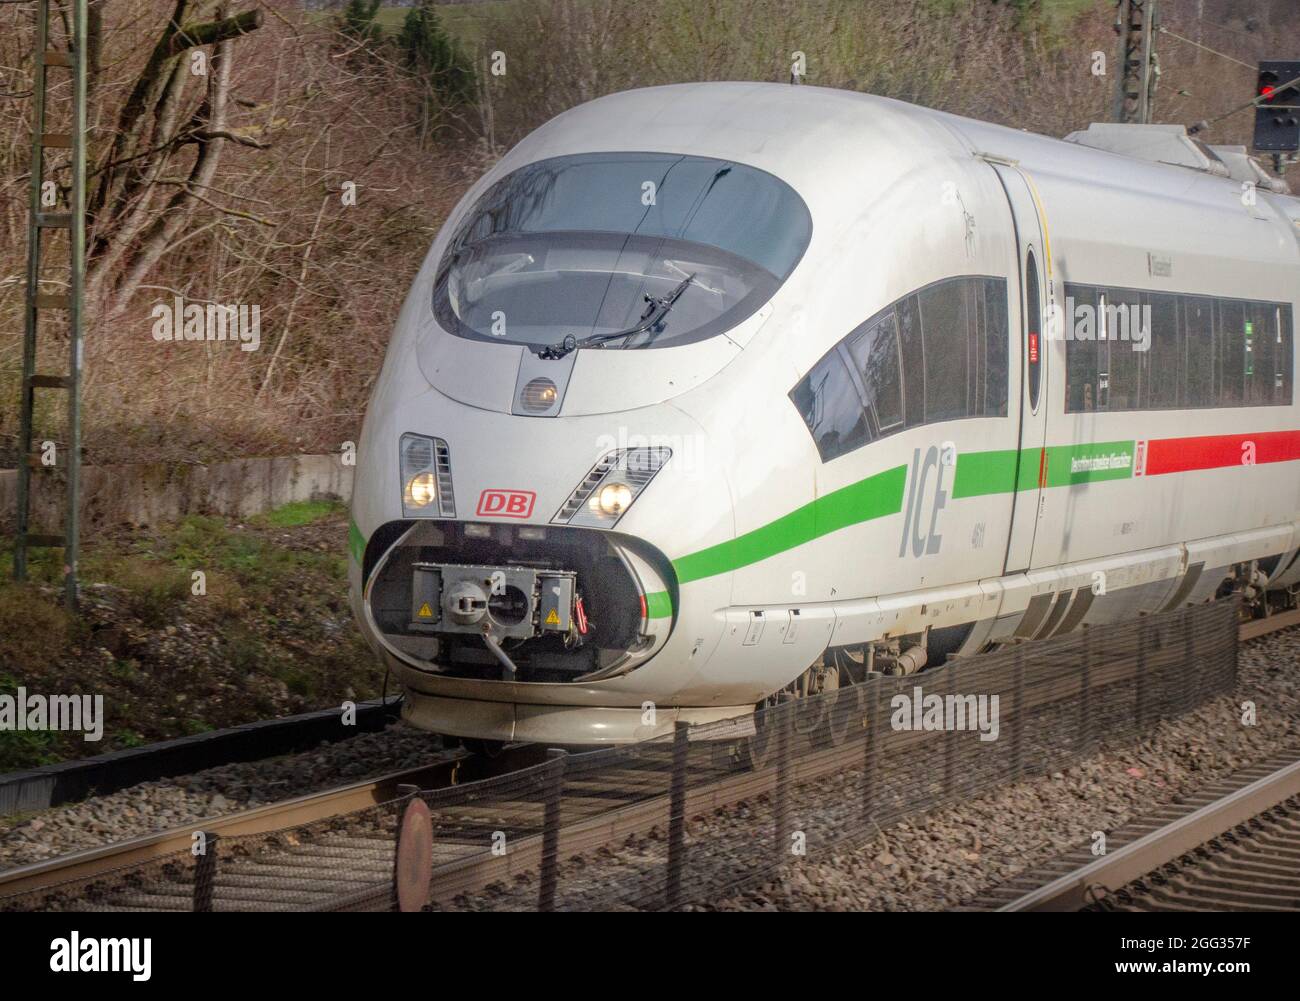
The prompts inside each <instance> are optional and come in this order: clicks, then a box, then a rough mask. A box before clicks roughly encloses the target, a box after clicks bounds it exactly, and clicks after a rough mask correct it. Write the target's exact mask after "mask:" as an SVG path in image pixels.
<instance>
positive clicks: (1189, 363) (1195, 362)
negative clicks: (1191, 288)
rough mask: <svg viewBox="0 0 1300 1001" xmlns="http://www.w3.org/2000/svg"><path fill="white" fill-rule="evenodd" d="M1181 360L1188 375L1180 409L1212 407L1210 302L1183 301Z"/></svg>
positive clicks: (1212, 336) (1211, 311) (1195, 298)
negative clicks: (1184, 407)
mask: <svg viewBox="0 0 1300 1001" xmlns="http://www.w3.org/2000/svg"><path fill="white" fill-rule="evenodd" d="M1183 359H1184V366H1185V371H1186V372H1187V379H1186V382H1185V384H1184V385H1185V388H1184V391H1183V397H1182V403H1183V406H1186V407H1212V406H1214V405H1215V403H1216V399H1215V395H1214V383H1215V379H1214V300H1213V299H1204V298H1202V297H1200V296H1192V295H1189V296H1184V297H1183Z"/></svg>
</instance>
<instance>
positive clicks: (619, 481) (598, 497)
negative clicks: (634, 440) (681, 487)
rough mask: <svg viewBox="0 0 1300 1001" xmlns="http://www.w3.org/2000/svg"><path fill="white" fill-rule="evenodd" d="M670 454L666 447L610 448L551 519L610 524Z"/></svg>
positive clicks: (561, 522)
mask: <svg viewBox="0 0 1300 1001" xmlns="http://www.w3.org/2000/svg"><path fill="white" fill-rule="evenodd" d="M672 454H673V453H672V449H668V448H620V449H617V450H616V451H613V452H610V453H609V454H607V455H606V456H604V458H602V459H601V460H600V461H599V462H597V463H596V464H595V465H594V466H592V468H591V472H589V473H588V474H587V475H586V476H585V477H583V480H582V482H581V483H579V484H578V487H577V489H576V490H574V491H573V493H571V494H570V495H569V499H568V500H567V501H565V503H564V506H563V507H562V508H560V510H559V511H558V512H557V513H556V515H555V517H554V518H552V519H551V522H552V523H553V524H557V525H577V526H586V527H589V528H612V527H613V526H614V525H615V524H616V523H617V522H618V519H619V518H621V517H622V516H623V512H625V511H626V510H627V509H628V508H629V507H631V506H632V502H633V501H634V500H636V498H637V496H638V495H639V494H640V493H641V491H642V490H644V489H645V488H646V487H647V486H648V485H649V483H650V481H651V480H652V479H654V475H655V473H657V472H659V470H660V469H661V468H663V465H664V463H666V462H667V461H668V460H669V459H670V458H672Z"/></svg>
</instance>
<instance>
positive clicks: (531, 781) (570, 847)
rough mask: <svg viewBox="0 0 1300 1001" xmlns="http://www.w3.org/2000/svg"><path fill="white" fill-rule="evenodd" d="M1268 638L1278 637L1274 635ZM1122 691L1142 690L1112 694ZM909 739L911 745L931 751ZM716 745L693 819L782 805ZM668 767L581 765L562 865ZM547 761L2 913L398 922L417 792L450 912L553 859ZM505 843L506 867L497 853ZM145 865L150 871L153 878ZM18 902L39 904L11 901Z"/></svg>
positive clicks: (692, 794)
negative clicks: (400, 873)
mask: <svg viewBox="0 0 1300 1001" xmlns="http://www.w3.org/2000/svg"><path fill="white" fill-rule="evenodd" d="M1293 619H1294V620H1296V621H1300V613H1285V614H1281V615H1275V616H1272V617H1271V618H1270V619H1266V620H1259V621H1258V622H1252V623H1248V624H1246V625H1245V626H1243V628H1242V632H1241V635H1242V638H1243V639H1248V638H1255V637H1257V636H1260V635H1264V633H1265V632H1272V631H1276V630H1279V629H1283V628H1287V627H1288V626H1290V625H1293V624H1296V623H1295V621H1292V620H1293ZM1260 622H1263V623H1268V628H1267V630H1264V629H1261V628H1260ZM1248 630H1249V631H1248ZM1125 677H1129V678H1131V677H1132V675H1128V676H1120V675H1117V676H1116V678H1115V680H1116V681H1123V680H1124V679H1125ZM1064 694H1065V689H1064V688H1063V687H1060V686H1053V685H1041V686H1037V687H1027V688H1026V693H1025V699H1026V706H1025V708H1034V707H1036V706H1041V705H1045V704H1050V703H1052V702H1053V701H1055V700H1059V699H1061V698H1062V697H1064ZM897 736H898V737H899V740H900V743H909V744H910V743H911V742H912V741H917V742H918V743H919V742H921V741H923V740H925V739H926V738H927V736H928V735H927V734H925V733H922V732H916V733H912V734H903V735H897ZM716 743H717V746H718V748H719V753H715V754H713V755H712V758H711V761H712V764H711V765H706V766H705V767H704V768H703V769H701V768H700V767H698V765H693V767H692V775H691V785H690V788H689V789H686V790H685V791H684V792H681V793H680V794H681V795H682V813H683V814H684V816H687V817H694V816H699V815H705V814H711V813H714V812H716V811H719V810H722V809H725V808H727V807H730V806H734V805H736V804H740V803H744V802H746V801H753V800H756V799H758V798H760V797H764V796H767V797H769V799H770V798H771V797H772V794H773V793H775V792H776V790H777V785H778V773H777V769H776V768H774V767H770V766H769V767H767V768H764V769H758V770H754V771H748V770H740V769H738V768H737V766H736V762H735V759H734V757H732V756H730V755H729V754H728V753H727V752H726V751H725V742H723V741H717V742H716ZM732 743H734V740H733V741H732ZM897 749H898V748H897V747H895V750H897ZM671 753H672V746H671V744H668V743H664V742H658V743H654V744H647V745H636V746H630V747H627V748H625V749H623V752H622V755H621V757H620V759H619V760H618V761H617V762H616V763H614V764H613V765H612V766H611V765H609V764H606V765H604V766H602V768H601V769H599V770H598V771H597V770H594V769H593V770H586V769H584V767H583V763H582V762H583V758H584V755H582V754H575V755H572V756H569V757H568V758H567V759H566V761H568V762H569V764H568V765H566V773H565V775H564V791H565V797H564V816H563V824H562V826H561V827H560V828H559V830H558V837H557V841H556V844H555V845H554V846H552V849H551V850H552V851H554V852H555V854H556V856H557V857H558V858H560V859H571V858H574V857H583V856H588V855H590V854H591V853H596V852H599V851H600V850H601V849H605V848H610V847H613V846H616V845H618V844H620V843H622V842H624V841H626V840H627V839H628V838H631V837H636V836H639V835H645V834H647V833H649V832H651V831H653V830H654V829H656V828H662V827H663V826H664V824H665V818H666V816H667V814H668V810H669V805H670V800H671V796H672V790H671V788H670V774H671V769H670V768H668V767H665V766H666V764H667V762H666V761H665V757H666V756H667V757H671ZM545 761H546V751H545V749H544V748H542V747H540V746H537V745H531V746H523V745H520V746H515V747H511V748H508V749H507V750H506V752H505V753H504V754H503V755H502V756H501V757H500V758H497V759H483V758H477V757H474V756H469V755H465V756H460V757H457V758H455V759H452V760H447V761H443V762H440V763H438V764H435V765H433V766H430V767H427V768H420V769H414V770H408V771H404V772H397V773H392V774H389V775H385V776H382V777H379V778H377V779H374V780H371V781H367V782H360V783H355V784H353V785H350V786H346V787H343V788H340V789H336V790H332V791H329V792H325V793H320V794H315V795H310V796H304V797H300V798H298V799H295V800H290V801H287V802H284V803H277V804H273V805H270V806H265V807H261V808H258V809H255V810H249V811H244V812H241V813H237V814H232V815H229V816H227V817H221V818H215V819H214V820H212V821H210V822H207V823H199V824H194V825H188V826H186V827H183V828H177V829H175V830H172V831H167V832H161V833H158V834H151V835H147V836H143V837H139V838H134V839H131V840H129V841H125V842H121V843H118V844H114V845H108V846H104V847H102V848H97V849H91V850H87V851H82V852H77V853H73V854H70V855H66V856H61V857H59V858H56V859H52V860H49V861H46V862H42V863H37V864H33V865H28V866H23V867H20V868H17V869H13V870H9V871H7V872H3V873H0V910H3V909H5V908H6V907H7V906H15V907H22V908H27V907H30V906H32V902H33V900H39V901H40V906H42V907H43V908H45V909H59V910H98V909H108V910H120V909H145V910H159V909H161V910H191V909H195V907H196V906H197V905H198V902H199V898H200V897H201V896H202V897H203V906H202V907H200V909H209V908H210V909H213V910H258V909H267V910H288V909H340V910H353V909H372V908H377V907H378V908H387V907H389V906H391V903H392V892H393V889H392V887H393V867H394V845H395V840H396V830H397V821H398V811H397V809H396V807H395V806H394V804H393V801H395V800H399V799H402V798H403V797H404V796H405V795H406V794H409V792H410V791H411V787H415V788H418V789H419V790H421V795H422V797H423V798H425V799H426V801H427V802H428V806H429V809H430V814H431V818H432V823H433V827H434V830H435V838H434V858H433V881H434V883H435V884H436V885H437V886H438V888H439V894H440V897H439V899H448V898H450V897H454V896H455V895H458V894H468V893H473V892H476V891H480V890H482V889H484V888H486V887H488V886H491V885H493V884H500V883H508V882H509V881H510V880H512V879H513V878H514V877H517V876H520V875H523V874H525V873H536V872H537V871H538V870H539V868H540V867H541V863H542V859H543V854H544V852H546V850H547V845H546V837H545V833H544V828H545V819H546V818H545V811H546V802H545V787H546V783H547V782H548V781H550V778H549V776H551V775H552V774H553V771H552V770H551V769H550V768H549V767H548V766H547V765H546V763H545ZM860 767H861V752H860V751H853V752H851V753H846V752H845V751H844V750H843V749H841V748H837V747H830V748H828V749H826V750H824V751H818V752H814V753H810V754H806V755H803V756H801V757H800V758H799V759H798V760H796V761H794V762H792V763H791V765H790V768H789V773H788V774H787V775H786V779H787V780H789V782H791V783H792V784H793V786H794V787H796V788H797V787H799V786H802V785H806V784H807V783H811V782H813V781H815V780H817V779H820V778H823V777H825V776H829V775H834V774H839V773H844V772H845V771H846V769H851V768H860ZM476 780H485V781H482V782H481V783H480V784H481V785H482V786H483V787H484V789H483V793H482V796H481V797H480V798H479V799H477V800H476V799H474V798H470V799H466V798H465V797H464V796H462V795H460V794H459V793H458V794H457V795H455V796H453V797H449V798H446V799H447V801H446V802H443V798H444V797H441V796H440V792H439V790H448V789H449V788H450V787H453V786H459V785H463V784H465V783H469V782H474V781H476ZM1196 802H1200V799H1199V798H1198V799H1197V800H1196ZM196 830H202V831H203V832H204V834H205V836H208V837H211V836H213V835H215V836H216V837H217V839H218V840H217V846H218V848H217V851H218V853H219V855H220V861H221V864H220V868H219V870H218V872H217V874H216V875H215V877H214V878H213V880H212V884H211V886H210V887H207V888H206V889H205V888H204V887H202V886H201V884H202V883H203V876H202V873H201V868H200V867H197V866H195V865H194V864H193V859H192V857H191V856H190V848H191V845H192V844H193V837H194V832H195V831H196ZM502 836H504V837H505V838H507V839H508V842H509V850H508V851H506V852H505V853H503V854H502V853H493V852H491V851H489V850H487V849H488V846H489V845H490V844H492V842H493V839H494V838H497V837H502ZM1113 843H1114V842H1113ZM142 863H147V864H148V865H149V866H150V867H151V868H149V869H148V871H147V873H146V874H145V877H144V878H142V877H141V873H140V867H141V864H142ZM1058 875H1059V873H1058ZM33 893H37V894H39V897H32V896H31V894H33ZM17 894H25V895H28V896H26V897H25V898H20V899H15V895H17Z"/></svg>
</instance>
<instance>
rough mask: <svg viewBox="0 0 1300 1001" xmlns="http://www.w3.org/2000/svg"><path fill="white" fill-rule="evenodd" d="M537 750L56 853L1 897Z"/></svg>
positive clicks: (357, 803) (447, 765)
mask: <svg viewBox="0 0 1300 1001" xmlns="http://www.w3.org/2000/svg"><path fill="white" fill-rule="evenodd" d="M536 757H537V751H536V749H535V748H533V747H532V746H531V745H519V746H516V747H513V748H507V749H506V750H505V751H504V752H503V754H502V756H501V757H500V758H493V759H483V758H476V757H474V756H473V755H469V754H460V755H458V756H456V757H453V758H448V759H446V760H444V761H439V762H437V763H436V764H433V765H422V766H420V767H418V768H408V769H404V770H401V771H395V772H388V773H386V774H384V775H380V776H378V777H376V778H373V779H366V780H363V781H360V782H353V783H350V784H348V785H344V786H339V787H337V788H334V789H328V790H325V791H324V792H317V793H308V794H306V795H303V796H296V797H294V798H293V799H288V800H284V801H282V802H278V803H268V804H267V805H265V806H259V807H254V808H253V809H251V810H241V811H239V812H237V813H230V814H226V815H225V816H221V817H214V818H211V819H208V820H196V821H194V822H193V823H191V824H186V825H184V826H181V827H173V828H171V829H170V830H166V831H156V832H154V833H151V834H142V835H140V836H138V837H134V838H129V839H127V840H125V841H118V842H114V843H112V844H107V845H101V846H99V847H96V848H86V849H83V850H81V851H77V852H70V853H68V854H66V855H59V856H56V857H55V858H52V859H46V860H45V861H42V862H33V863H30V864H28V865H23V866H17V867H15V868H13V869H9V870H6V871H3V872H0V898H2V897H5V896H8V895H10V894H16V893H26V892H29V891H31V890H40V889H47V888H51V887H54V886H57V885H59V884H61V883H68V882H72V881H75V880H80V879H86V878H89V877H94V876H97V875H100V874H103V873H106V872H109V871H111V870H113V869H118V868H122V867H124V866H131V865H135V864H138V863H140V862H148V861H150V860H153V859H158V858H162V857H164V856H167V855H170V854H172V853H174V852H177V851H182V850H188V849H189V847H190V845H191V840H192V838H193V835H194V832H195V831H203V832H204V833H205V834H217V835H219V836H221V837H236V836H239V835H247V834H266V833H270V832H273V831H279V830H283V829H285V828H290V827H295V826H297V825H300V824H308V823H312V822H315V821H319V820H328V819H329V818H331V817H336V816H341V815H344V814H348V813H353V812H355V811H357V810H364V809H366V808H367V807H371V806H375V805H377V804H379V803H385V802H388V801H389V800H391V799H394V798H395V797H396V796H397V787H398V786H399V785H406V784H411V785H418V786H421V787H422V788H428V789H437V788H443V787H445V786H448V785H455V784H457V783H458V782H460V781H462V780H465V779H468V780H471V781H472V780H473V779H475V778H483V777H486V775H487V774H490V773H496V772H497V771H499V770H508V769H509V768H511V767H523V766H524V765H525V764H532V763H535V759H536Z"/></svg>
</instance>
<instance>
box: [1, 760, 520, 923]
mask: <svg viewBox="0 0 1300 1001" xmlns="http://www.w3.org/2000/svg"><path fill="white" fill-rule="evenodd" d="M541 756H542V751H541V749H539V748H536V747H526V746H522V745H517V746H513V747H507V748H506V749H505V751H504V752H503V754H502V755H501V757H499V758H492V759H487V758H481V757H476V756H474V755H470V754H460V755H456V756H454V757H451V758H447V759H444V760H442V761H439V762H436V763H434V764H432V765H428V766H423V767H420V768H413V769H406V770H403V771H397V772H390V773H387V774H385V775H381V776H378V777H376V778H373V779H368V780H365V781H361V782H354V783H350V784H348V785H345V786H340V787H338V788H335V789H331V790H327V791H325V792H320V793H312V794H309V795H306V796H299V797H296V798H294V799H290V800H285V801H283V802H279V803H272V804H269V805H267V806H262V807H256V808H254V809H251V810H243V811H240V812H238V813H232V814H228V815H226V816H222V817H215V818H212V819H211V820H207V821H199V822H196V823H193V824H189V825H186V826H184V827H177V828H173V829H171V830H167V831H160V832H156V833H153V834H147V835H141V836H140V837H136V838H131V839H128V840H126V841H121V842H117V843H114V844H110V845H105V846H102V847H99V848H90V849H86V850H84V851H79V852H72V853H69V854H67V855H61V856H58V857H57V858H53V859H49V860H47V861H44V862H36V863H32V864H30V865H25V866H19V867H17V868H14V869H9V870H7V871H4V872H0V910H3V909H5V907H6V898H11V897H14V896H16V895H18V894H30V893H33V892H40V893H42V894H45V895H47V899H48V903H49V906H50V908H51V909H61V910H132V909H145V910H191V909H193V903H194V891H195V882H196V880H195V873H194V870H193V869H192V868H190V867H188V866H183V865H180V864H179V862H180V860H181V859H184V858H186V857H187V856H190V854H191V848H192V846H193V844H194V834H195V832H196V831H202V832H203V833H204V835H205V836H206V837H208V838H209V839H212V840H214V841H215V843H216V844H217V845H219V846H223V847H224V844H227V843H232V842H239V841H240V840H241V839H242V840H246V841H252V842H257V841H258V839H264V840H261V841H260V843H257V844H256V845H254V846H252V847H255V848H256V849H258V850H253V851H247V852H245V851H240V852H239V853H238V854H237V855H235V856H234V857H233V858H232V859H230V860H229V864H228V865H225V866H224V867H223V869H222V872H221V874H220V876H218V879H217V886H216V887H215V893H214V896H213V898H212V900H211V905H212V908H213V909H214V910H256V909H259V908H262V907H267V908H268V909H284V906H285V905H286V904H287V905H289V906H301V907H306V906H310V905H312V904H314V903H320V902H323V901H326V900H329V899H331V898H333V897H335V896H338V895H339V894H340V893H343V892H346V891H347V890H349V889H352V888H354V885H355V883H356V880H355V879H353V878H352V876H353V875H357V876H361V875H363V874H364V876H365V878H369V875H370V874H371V873H372V872H376V871H378V869H377V865H378V863H377V853H379V852H381V851H383V852H386V856H385V857H386V860H387V862H386V866H387V872H389V873H391V869H392V836H391V832H381V831H380V830H379V829H378V828H376V827H375V825H373V824H371V825H369V826H367V825H366V824H364V823H356V824H351V825H349V824H348V823H347V822H346V818H348V817H353V816H364V815H365V814H366V812H367V811H370V810H373V809H374V808H375V807H376V806H378V805H380V804H383V803H386V802H389V801H391V800H393V799H394V798H396V797H397V796H398V795H399V788H400V787H402V786H406V785H414V786H418V787H420V788H424V789H441V788H445V787H447V786H450V785H455V784H457V783H459V782H473V781H477V780H481V779H484V778H490V777H491V776H493V775H498V774H501V773H502V772H505V771H509V770H512V769H517V768H525V767H527V766H528V765H530V764H533V763H535V762H536V761H537V760H538V759H539V758H540V757H541ZM314 825H315V826H319V831H316V832H315V836H311V835H310V834H309V836H308V837H306V838H303V837H301V836H299V835H298V834H296V833H295V834H291V835H288V836H277V835H278V834H279V832H285V831H289V830H291V829H296V828H306V829H307V831H308V832H311V831H312V829H313V826H314ZM214 836H215V837H214ZM339 860H343V861H344V862H346V863H347V865H342V866H341V865H339V864H338V861H339ZM150 864H152V865H154V866H156V869H157V872H156V875H157V876H158V877H159V878H156V879H152V880H149V881H148V883H149V889H148V890H143V889H141V883H142V882H143V881H142V880H140V879H139V878H134V877H133V876H131V873H132V872H133V871H135V870H137V869H138V867H140V866H141V865H150ZM259 865H260V866H264V868H256V867H257V866H259ZM349 866H353V867H354V869H355V872H354V873H349V872H348V867H349ZM115 874H122V878H121V879H120V880H118V879H115ZM136 875H138V873H136Z"/></svg>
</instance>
